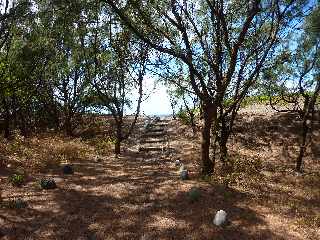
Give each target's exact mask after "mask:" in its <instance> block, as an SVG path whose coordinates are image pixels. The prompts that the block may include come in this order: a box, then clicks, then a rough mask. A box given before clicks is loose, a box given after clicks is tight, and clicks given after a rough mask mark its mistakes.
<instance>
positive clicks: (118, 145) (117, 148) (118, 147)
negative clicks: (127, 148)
mask: <svg viewBox="0 0 320 240" xmlns="http://www.w3.org/2000/svg"><path fill="white" fill-rule="evenodd" d="M114 153H115V154H117V155H118V154H120V153H121V141H119V140H118V139H117V140H116V143H115V145H114Z"/></svg>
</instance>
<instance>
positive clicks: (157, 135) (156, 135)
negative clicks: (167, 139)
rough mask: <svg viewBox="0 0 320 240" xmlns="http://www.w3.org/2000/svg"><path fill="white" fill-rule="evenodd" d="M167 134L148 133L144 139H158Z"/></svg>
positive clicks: (144, 135) (143, 136)
mask: <svg viewBox="0 0 320 240" xmlns="http://www.w3.org/2000/svg"><path fill="white" fill-rule="evenodd" d="M165 135H166V134H165V133H164V132H148V133H145V134H143V135H142V136H141V137H142V138H157V137H163V136H165Z"/></svg>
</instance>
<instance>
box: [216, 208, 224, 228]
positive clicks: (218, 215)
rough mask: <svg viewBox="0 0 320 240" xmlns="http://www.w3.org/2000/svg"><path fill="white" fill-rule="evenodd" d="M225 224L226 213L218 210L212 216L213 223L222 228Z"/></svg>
mask: <svg viewBox="0 0 320 240" xmlns="http://www.w3.org/2000/svg"><path fill="white" fill-rule="evenodd" d="M226 222H227V213H226V212H225V211H224V210H219V211H218V212H217V213H216V215H215V216H214V219H213V223H214V225H216V226H222V225H224V224H226Z"/></svg>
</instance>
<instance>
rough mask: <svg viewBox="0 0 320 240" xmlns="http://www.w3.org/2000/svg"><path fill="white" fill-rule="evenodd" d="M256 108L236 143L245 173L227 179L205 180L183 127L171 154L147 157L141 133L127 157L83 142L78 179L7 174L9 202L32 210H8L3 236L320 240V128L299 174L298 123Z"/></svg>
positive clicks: (56, 171) (173, 137)
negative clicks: (220, 222) (17, 180)
mask: <svg viewBox="0 0 320 240" xmlns="http://www.w3.org/2000/svg"><path fill="white" fill-rule="evenodd" d="M257 109H259V107H255V108H254V111H253V110H252V109H250V108H249V109H247V110H243V111H241V113H240V115H239V119H238V120H239V121H238V123H237V126H236V127H235V133H234V135H233V136H232V139H231V141H230V142H229V148H230V156H231V157H230V158H232V159H233V160H234V159H236V160H237V161H235V162H236V163H235V165H236V166H237V168H236V171H235V173H234V174H232V175H230V176H228V178H227V177H225V179H223V178H218V177H214V178H212V179H201V178H200V177H199V176H198V174H197V172H198V170H199V141H200V140H199V136H198V135H197V136H194V135H193V134H192V131H191V129H190V128H189V127H187V126H184V125H182V124H181V123H179V122H178V121H170V122H169V125H168V128H167V130H168V136H169V143H168V146H167V147H168V149H167V150H166V151H164V152H161V151H158V152H146V153H145V152H139V151H138V150H137V149H138V148H139V144H138V139H139V136H140V135H141V133H139V132H137V133H136V134H135V135H134V137H133V138H132V139H131V140H130V141H128V143H127V144H126V146H125V147H124V152H123V154H121V156H118V157H117V156H114V155H113V154H112V149H104V148H102V147H101V146H100V145H99V147H97V145H95V144H96V143H97V142H99V139H98V140H97V139H96V140H92V141H91V142H90V144H89V142H88V141H78V140H77V142H76V144H79V145H81V149H82V148H83V149H84V150H83V149H82V150H83V151H86V152H85V153H84V154H81V156H80V155H79V156H78V154H77V155H76V156H74V157H72V156H73V155H72V154H70V153H69V154H65V155H64V156H69V159H65V160H67V161H68V162H70V163H72V165H73V166H74V170H75V173H74V174H73V175H63V174H62V172H61V168H60V167H54V166H52V167H51V166H50V165H48V166H46V168H45V170H44V171H38V170H33V169H31V168H30V170H28V169H26V172H27V174H28V178H27V183H26V184H25V185H24V186H23V187H21V188H16V187H12V186H11V185H10V184H9V183H8V181H7V178H8V176H10V174H12V173H13V170H12V168H6V169H4V168H3V169H2V170H1V172H0V174H1V176H0V180H1V185H0V188H1V189H2V198H3V202H7V201H9V200H10V199H13V198H22V199H23V200H25V201H26V202H27V203H28V207H27V208H25V209H8V208H6V207H3V208H0V239H46V240H49V239H68V240H69V239H75V240H80V239H110V240H111V239H139V240H148V239H177V240H180V239H190V240H191V239H195V240H196V239H197V240H198V239H199V240H206V239H208V240H209V239H211V240H212V239H217V240H232V239H237V240H238V239H276V240H291V239H297V240H300V239H301V240H302V239H320V230H319V229H320V188H319V186H320V174H319V169H320V166H319V165H320V163H319V143H320V142H319V141H320V137H319V136H320V135H319V131H318V130H317V131H316V133H315V140H314V142H313V143H312V144H311V145H310V148H308V155H307V156H306V158H305V160H306V162H305V166H304V169H305V172H304V174H299V175H297V174H296V173H295V172H294V171H293V170H292V169H293V167H294V160H295V157H296V155H297V150H298V144H297V138H298V134H299V128H298V124H299V123H298V121H296V117H295V116H292V115H284V114H277V113H274V112H272V111H271V110H270V109H269V110H268V111H267V112H264V110H263V111H262V110H261V111H260V112H259V111H258V112H256V110H257ZM261 109H262V108H261ZM263 109H264V108H263ZM38 141H39V143H38V144H39V145H40V146H41V147H39V148H36V150H34V151H40V149H41V148H48V144H45V145H41V139H38ZM52 141H56V142H59V144H61V141H66V142H67V144H69V143H70V141H73V140H61V139H60V140H59V141H58V140H52ZM93 143H94V144H93ZM7 144H10V143H7ZM57 144H58V143H57ZM73 144H74V143H73ZM32 146H34V145H32ZM103 146H104V145H103ZM33 149H35V147H33ZM73 149H76V148H73ZM79 149H80V148H79ZM69 151H70V150H69ZM74 151H78V150H74ZM71 152H72V149H71ZM70 156H71V157H70ZM70 158H72V159H70ZM177 159H179V160H180V161H181V162H183V163H184V164H185V165H186V167H187V168H188V169H189V170H190V172H191V174H190V180H187V181H182V180H180V179H179V174H178V172H177V171H178V167H176V166H175V163H174V162H175V160H177ZM217 169H219V163H218V166H217ZM247 169H249V170H247ZM41 172H42V173H41ZM217 172H218V170H217ZM216 175H217V176H218V173H217V174H216ZM42 177H52V178H54V179H55V180H56V182H57V186H58V188H57V189H54V190H41V189H40V188H39V186H38V183H37V182H38V181H39V179H41V178H42ZM226 179H227V180H228V181H227V182H228V184H225V183H226ZM192 187H198V188H199V189H200V192H201V197H200V198H199V200H198V201H195V202H193V201H191V200H190V197H189V195H188V191H189V190H190V189H191V188H192ZM220 209H224V210H225V211H226V212H227V213H228V219H229V220H230V222H229V224H228V225H227V226H224V227H217V226H215V225H214V224H213V218H214V214H215V213H216V211H218V210H220ZM1 236H2V237H1Z"/></svg>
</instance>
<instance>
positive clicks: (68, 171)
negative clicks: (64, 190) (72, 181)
mask: <svg viewBox="0 0 320 240" xmlns="http://www.w3.org/2000/svg"><path fill="white" fill-rule="evenodd" d="M62 171H63V173H64V174H73V169H72V167H71V166H70V165H65V166H63V168H62Z"/></svg>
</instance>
